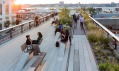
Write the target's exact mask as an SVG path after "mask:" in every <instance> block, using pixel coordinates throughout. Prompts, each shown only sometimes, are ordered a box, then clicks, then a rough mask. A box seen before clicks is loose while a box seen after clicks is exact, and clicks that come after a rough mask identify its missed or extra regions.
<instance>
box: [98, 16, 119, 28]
mask: <svg viewBox="0 0 119 71" xmlns="http://www.w3.org/2000/svg"><path fill="white" fill-rule="evenodd" d="M96 20H97V21H99V22H100V23H101V24H102V25H104V26H106V27H108V28H112V29H119V18H117V19H96Z"/></svg>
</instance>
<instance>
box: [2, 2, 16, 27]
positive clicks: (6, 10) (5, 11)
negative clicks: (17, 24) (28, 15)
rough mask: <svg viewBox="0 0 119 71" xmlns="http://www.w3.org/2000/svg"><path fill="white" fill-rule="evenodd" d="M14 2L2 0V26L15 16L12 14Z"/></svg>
mask: <svg viewBox="0 0 119 71" xmlns="http://www.w3.org/2000/svg"><path fill="white" fill-rule="evenodd" d="M13 3H14V0H0V23H1V24H2V28H4V27H3V26H4V23H5V21H7V20H9V21H12V19H13V18H14V17H15V15H14V14H12V4H13Z"/></svg>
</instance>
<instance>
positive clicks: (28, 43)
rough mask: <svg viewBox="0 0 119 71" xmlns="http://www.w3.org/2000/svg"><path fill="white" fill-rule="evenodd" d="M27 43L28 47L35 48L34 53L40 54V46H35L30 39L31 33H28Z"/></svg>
mask: <svg viewBox="0 0 119 71" xmlns="http://www.w3.org/2000/svg"><path fill="white" fill-rule="evenodd" d="M26 38H27V39H26V45H27V49H33V50H34V55H38V54H40V52H41V51H40V48H39V46H33V44H32V40H31V39H30V35H26Z"/></svg>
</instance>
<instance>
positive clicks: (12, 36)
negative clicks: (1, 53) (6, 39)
mask: <svg viewBox="0 0 119 71" xmlns="http://www.w3.org/2000/svg"><path fill="white" fill-rule="evenodd" d="M12 30H13V28H11V29H10V38H12V37H13V36H12Z"/></svg>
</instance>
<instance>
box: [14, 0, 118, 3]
mask: <svg viewBox="0 0 119 71" xmlns="http://www.w3.org/2000/svg"><path fill="white" fill-rule="evenodd" d="M59 1H64V3H79V2H80V3H111V2H116V3H119V0H16V3H22V4H24V3H30V4H50V3H59Z"/></svg>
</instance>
